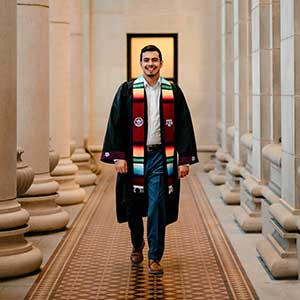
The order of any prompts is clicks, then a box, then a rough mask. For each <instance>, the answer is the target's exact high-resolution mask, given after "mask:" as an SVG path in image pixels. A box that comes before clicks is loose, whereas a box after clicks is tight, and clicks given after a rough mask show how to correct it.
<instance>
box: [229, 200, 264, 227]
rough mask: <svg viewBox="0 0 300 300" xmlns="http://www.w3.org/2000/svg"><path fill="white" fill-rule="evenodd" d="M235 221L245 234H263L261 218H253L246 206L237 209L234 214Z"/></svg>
mask: <svg viewBox="0 0 300 300" xmlns="http://www.w3.org/2000/svg"><path fill="white" fill-rule="evenodd" d="M233 216H234V219H235V220H236V221H237V223H238V224H239V226H240V227H241V228H242V229H243V231H245V232H253V233H254V232H261V229H262V225H261V217H260V215H258V216H252V215H251V211H250V210H249V209H248V208H247V207H246V206H245V205H242V206H240V207H236V208H235V210H234V212H233Z"/></svg>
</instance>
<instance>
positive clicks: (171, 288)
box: [0, 166, 300, 300]
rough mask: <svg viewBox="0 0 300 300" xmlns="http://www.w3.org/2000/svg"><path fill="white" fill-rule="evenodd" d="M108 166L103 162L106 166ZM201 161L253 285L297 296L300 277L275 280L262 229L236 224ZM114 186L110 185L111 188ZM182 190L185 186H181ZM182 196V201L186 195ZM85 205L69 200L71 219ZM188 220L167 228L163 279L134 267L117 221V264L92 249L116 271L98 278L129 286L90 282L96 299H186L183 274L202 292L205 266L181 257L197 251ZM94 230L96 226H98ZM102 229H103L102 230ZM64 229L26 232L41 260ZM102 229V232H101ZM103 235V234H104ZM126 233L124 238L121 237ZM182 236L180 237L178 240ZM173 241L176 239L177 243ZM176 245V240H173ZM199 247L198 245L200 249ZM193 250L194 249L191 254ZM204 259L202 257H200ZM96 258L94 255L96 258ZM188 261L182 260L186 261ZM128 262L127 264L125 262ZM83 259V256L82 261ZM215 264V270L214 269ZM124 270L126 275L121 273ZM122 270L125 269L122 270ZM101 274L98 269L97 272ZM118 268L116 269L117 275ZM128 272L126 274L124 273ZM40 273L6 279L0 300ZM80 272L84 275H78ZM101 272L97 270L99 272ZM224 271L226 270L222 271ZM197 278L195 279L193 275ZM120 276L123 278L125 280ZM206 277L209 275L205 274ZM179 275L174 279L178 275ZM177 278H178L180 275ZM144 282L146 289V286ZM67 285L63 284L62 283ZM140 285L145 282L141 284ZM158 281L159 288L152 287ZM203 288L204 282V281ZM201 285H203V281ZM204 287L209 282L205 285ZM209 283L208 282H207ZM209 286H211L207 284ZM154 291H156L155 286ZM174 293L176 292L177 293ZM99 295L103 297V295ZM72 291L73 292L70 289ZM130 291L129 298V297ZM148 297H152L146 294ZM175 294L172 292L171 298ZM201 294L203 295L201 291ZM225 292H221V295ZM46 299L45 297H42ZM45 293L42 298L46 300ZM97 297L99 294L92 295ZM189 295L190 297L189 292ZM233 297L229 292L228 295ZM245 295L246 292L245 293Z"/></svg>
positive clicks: (271, 295) (291, 298) (276, 295)
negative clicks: (104, 288) (259, 246)
mask: <svg viewBox="0 0 300 300" xmlns="http://www.w3.org/2000/svg"><path fill="white" fill-rule="evenodd" d="M105 168H106V166H104V169H105ZM197 169H198V167H193V170H194V171H195V172H197V177H198V180H199V181H200V182H201V183H202V185H203V186H204V189H205V192H206V194H207V195H208V198H209V201H210V203H211V205H212V207H213V208H214V211H215V213H216V215H217V217H218V218H219V220H220V223H221V224H222V227H223V229H224V231H225V232H226V234H227V237H228V239H229V240H230V242H231V244H232V246H233V248H234V249H235V251H236V253H237V255H238V257H239V259H240V261H241V263H242V265H243V267H244V269H245V270H246V272H247V274H248V277H249V279H250V280H251V282H252V284H253V285H254V288H255V290H256V292H257V294H258V296H259V298H260V299H262V300H271V299H272V300H274V299H278V300H296V299H297V300H298V299H299V295H300V283H299V281H297V280H274V279H273V278H272V277H271V276H270V275H269V274H268V273H267V272H266V270H265V269H264V266H263V265H262V263H261V262H260V260H259V259H258V258H257V253H256V250H255V244H256V241H257V240H258V239H261V238H262V237H261V235H260V234H245V233H243V231H242V230H241V229H240V228H239V227H238V226H237V224H236V223H235V222H234V220H233V217H232V211H233V209H234V207H232V206H227V205H225V204H224V203H223V202H222V200H221V199H220V197H219V191H218V188H217V187H215V186H213V185H212V184H211V183H210V181H209V180H208V176H207V174H205V173H203V172H200V171H198V170H197ZM91 190H92V189H91V188H89V189H88V193H89V194H90V193H91ZM110 192H112V191H110ZM183 192H184V191H183ZM184 195H190V192H189V191H188V193H186V191H185V192H184V194H183V197H182V199H181V202H182V204H183V203H184V204H186V201H188V200H186V199H185V197H184ZM182 200H183V201H182ZM82 207H83V205H76V206H69V207H65V209H66V210H68V211H69V212H70V215H71V219H72V220H71V222H70V225H69V226H70V227H71V224H72V222H73V221H74V219H75V217H76V216H77V215H78V213H79V212H80V209H81V208H82ZM183 209H184V210H185V209H186V207H185V206H183ZM183 213H187V212H183ZM99 217H101V218H104V221H105V220H106V221H107V220H108V219H111V218H115V216H114V209H110V210H109V211H102V210H101V213H100V214H99ZM188 219H189V220H190V221H191V224H190V225H189V226H192V227H193V230H194V227H195V223H197V221H196V220H192V219H190V218H188ZM184 224H185V225H187V221H184V220H183V219H182V217H180V219H179V222H177V224H176V225H175V224H174V225H171V226H170V227H169V228H168V230H167V236H168V237H170V241H171V240H172V241H173V242H170V241H168V239H167V250H166V255H165V257H164V260H163V264H164V268H165V274H164V275H163V281H162V280H161V277H160V276H157V277H153V276H149V275H148V273H147V272H146V267H145V265H144V267H142V268H137V269H132V268H131V267H130V265H129V264H128V255H129V253H130V247H129V246H128V241H129V237H128V231H127V228H125V227H124V226H123V227H122V225H117V229H116V231H115V234H114V235H113V236H107V238H106V240H107V245H106V247H107V249H111V251H116V250H117V249H115V247H113V244H112V242H113V241H116V240H118V245H119V247H123V248H124V249H126V250H123V251H124V252H123V253H124V256H121V257H120V258H119V260H118V263H117V264H114V266H112V265H111V264H110V260H109V257H110V255H111V252H109V253H108V252H104V248H102V249H98V248H96V249H94V251H96V252H99V254H98V259H99V257H104V258H106V260H105V261H106V262H107V263H106V264H105V265H104V266H103V268H102V269H103V270H107V268H111V269H112V270H113V272H111V275H110V277H105V276H102V277H100V279H99V278H97V279H98V281H99V280H100V282H101V283H102V285H103V284H105V283H106V284H107V283H108V282H110V283H112V284H113V285H115V286H116V287H117V288H118V289H119V290H120V287H125V286H126V289H123V291H125V290H126V291H127V292H126V293H125V294H124V292H123V293H119V298H114V297H115V296H113V295H115V294H110V293H109V292H106V295H105V296H104V293H103V294H102V296H101V292H100V291H99V286H100V285H99V284H93V286H92V288H90V289H91V290H92V291H93V293H94V294H95V293H96V294H97V295H99V297H98V299H109V300H110V299H168V298H166V296H168V297H169V299H184V297H186V295H188V294H186V291H185V289H184V287H183V288H182V286H181V285H177V284H176V285H174V282H180V281H181V282H182V280H189V278H190V279H191V280H190V281H191V285H192V286H193V287H194V290H193V291H196V296H197V293H198V292H199V284H200V282H201V281H200V280H198V278H201V279H202V277H201V275H203V274H205V273H204V272H202V270H201V269H199V268H197V266H198V263H199V261H196V262H194V266H192V262H191V261H189V260H187V261H185V260H183V257H184V258H185V254H184V253H185V252H186V251H188V252H191V253H192V252H193V251H195V249H194V247H193V246H191V245H189V246H187V244H186V242H185V239H186V238H183V236H185V235H190V227H184V226H185V225H184ZM175 226H180V227H182V228H181V230H183V233H184V234H185V235H182V234H180V235H178V234H177V230H176V229H175V228H174V227H175ZM97 230H100V231H101V233H102V232H103V228H100V229H97ZM97 230H96V232H97ZM98 234H100V233H99V232H98ZM64 235H65V232H55V233H51V234H47V235H42V236H38V235H35V236H31V237H28V240H30V241H32V242H33V243H34V244H35V245H37V246H38V247H39V248H40V249H41V250H42V252H43V253H44V261H43V266H44V265H45V263H46V262H47V260H48V257H49V256H50V255H51V253H52V252H53V251H54V249H55V247H56V245H57V244H58V243H59V241H60V240H61V239H62V237H63V236H64ZM100 235H101V234H100ZM101 236H102V235H101ZM120 236H122V238H120ZM179 240H180V243H179V242H178V241H179ZM174 241H177V242H175V244H174ZM174 245H175V246H174ZM83 251H86V249H83ZM144 251H145V252H144V254H146V249H145V250H144ZM197 251H198V250H197ZM193 255H194V254H193ZM194 256H195V255H194ZM87 259H89V260H92V259H93V257H89V258H87ZM198 259H200V258H198ZM92 261H93V260H92ZM183 261H184V262H183ZM124 263H125V264H124ZM84 264H85V263H84V262H83V265H84ZM187 265H190V266H191V267H192V268H194V271H193V272H197V273H196V274H197V275H191V276H190V275H189V273H188V272H185V268H186V267H187ZM73 267H74V268H75V270H76V268H78V265H77V266H76V265H74V266H73ZM215 271H216V270H214V271H213V273H215ZM120 272H121V274H122V276H120ZM122 272H123V273H122ZM98 274H99V273H98ZM117 274H118V275H117ZM126 274H127V277H125V279H124V278H123V277H124V276H125V275H126ZM37 276H38V274H34V275H31V276H27V277H24V278H17V279H11V280H4V281H0V300H23V299H24V297H25V295H26V293H27V291H28V290H29V289H30V287H31V286H32V284H33V282H34V280H35V279H36V278H37ZM78 276H80V275H78ZM98 276H99V275H98ZM221 277H222V276H221ZM194 278H196V279H194ZM121 279H122V280H121ZM206 279H207V278H206ZM82 280H83V282H85V280H87V279H85V277H82ZM174 280H175V281H174ZM176 280H177V281H176ZM93 282H95V278H93ZM145 282H146V283H147V284H146V289H145ZM208 282H209V281H208ZM62 286H63V285H62ZM141 287H142V288H141ZM153 287H155V288H153ZM200 288H201V287H200ZM202 288H203V287H202ZM204 288H205V287H204ZM206 288H207V287H206ZM209 288H211V287H209ZM57 291H59V289H57ZM85 291H86V290H85V289H83V290H82V292H83V293H84V292H85ZM153 291H156V292H153ZM61 293H62V294H61V295H64V294H63V293H64V292H63V291H61ZM175 294H176V296H175ZM79 295H81V298H78V299H93V298H85V297H84V296H83V294H79ZM190 295H193V297H192V296H191V297H192V298H191V299H198V298H196V296H195V293H194V292H191V294H190ZM100 296H101V297H100ZM68 297H69V294H68ZM126 297H127V298H126ZM146 297H148V298H146ZM172 297H173V298H172ZM199 297H200V296H199ZM222 297H223V298H222ZM222 297H221V298H201V297H200V298H199V299H227V298H226V297H230V296H226V295H225V294H224V296H222ZM44 299H46V298H44ZM44 299H43V300H44ZM52 299H73V298H52ZM94 299H97V298H94ZM187 299H189V298H187ZM229 299H231V298H229ZM237 299H245V298H243V297H242V298H237ZM246 299H247V298H246Z"/></svg>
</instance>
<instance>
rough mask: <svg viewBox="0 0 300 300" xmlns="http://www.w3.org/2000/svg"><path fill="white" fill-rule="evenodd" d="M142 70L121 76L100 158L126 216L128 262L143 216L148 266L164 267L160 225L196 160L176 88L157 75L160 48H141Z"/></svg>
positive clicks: (139, 250)
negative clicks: (109, 166) (112, 172)
mask: <svg viewBox="0 0 300 300" xmlns="http://www.w3.org/2000/svg"><path fill="white" fill-rule="evenodd" d="M140 65H141V68H142V70H143V75H142V76H140V77H139V78H137V79H136V80H134V81H131V82H124V83H123V84H122V85H121V86H120V88H119V89H118V91H117V93H116V95H115V98H114V102H113V105H112V108H111V113H110V117H109V122H108V126H107V131H106V136H105V140H104V145H103V152H102V156H101V160H102V161H104V162H108V163H114V164H115V168H116V171H117V173H118V175H117V186H116V199H117V218H118V221H119V222H126V221H127V222H128V225H129V228H130V233H131V242H132V245H133V250H132V253H131V262H132V264H133V265H139V264H140V263H141V262H142V261H143V247H144V245H145V242H144V226H143V219H142V217H143V216H147V217H148V219H147V240H148V245H149V252H148V259H149V260H148V268H149V273H151V274H161V273H163V268H162V266H161V265H160V260H161V258H162V256H163V252H164V245H165V227H166V225H167V224H170V223H172V222H175V221H176V220H177V217H178V204H179V179H180V178H183V177H185V176H186V175H188V173H189V165H190V164H193V163H196V162H197V161H198V158H197V151H196V143H195V137H194V131H193V126H192V121H191V117H190V112H189V109H188V106H187V104H186V101H185V98H184V95H183V93H182V91H181V89H180V88H179V87H178V86H177V85H175V84H171V83H170V82H169V81H167V80H165V79H164V78H162V77H160V69H161V67H162V65H163V60H162V54H161V51H160V50H159V48H157V47H156V46H154V45H148V46H145V47H144V48H143V49H142V50H141V54H140Z"/></svg>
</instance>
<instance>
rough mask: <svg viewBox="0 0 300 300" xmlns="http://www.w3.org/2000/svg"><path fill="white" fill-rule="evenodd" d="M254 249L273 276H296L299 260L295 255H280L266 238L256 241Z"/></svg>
mask: <svg viewBox="0 0 300 300" xmlns="http://www.w3.org/2000/svg"><path fill="white" fill-rule="evenodd" d="M256 250H257V252H258V254H259V256H260V257H261V258H262V259H263V261H264V263H265V264H266V266H267V267H268V269H269V271H270V272H271V274H272V275H273V276H274V277H275V278H278V279H281V278H291V277H292V278H295V277H297V276H298V268H299V262H298V259H297V258H296V257H281V256H280V254H279V253H278V251H277V250H276V249H275V248H274V246H273V245H272V244H271V243H270V241H268V240H261V241H258V242H257V244H256Z"/></svg>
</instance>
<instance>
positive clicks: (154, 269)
mask: <svg viewBox="0 0 300 300" xmlns="http://www.w3.org/2000/svg"><path fill="white" fill-rule="evenodd" d="M148 270H149V273H150V274H153V275H158V274H163V272H164V270H163V268H162V266H161V265H160V263H159V261H157V260H153V259H150V260H149V269H148Z"/></svg>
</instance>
